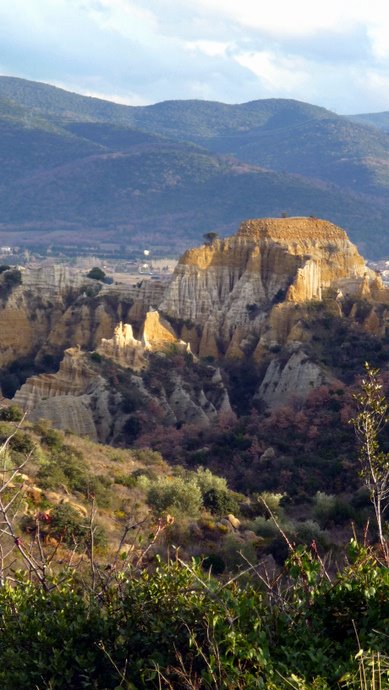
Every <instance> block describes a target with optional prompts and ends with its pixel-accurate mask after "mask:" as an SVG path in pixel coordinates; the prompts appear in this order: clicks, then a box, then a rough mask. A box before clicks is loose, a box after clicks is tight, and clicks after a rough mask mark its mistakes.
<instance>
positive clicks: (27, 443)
mask: <svg viewBox="0 0 389 690" xmlns="http://www.w3.org/2000/svg"><path fill="white" fill-rule="evenodd" d="M9 446H10V448H12V450H14V451H16V452H17V453H21V454H22V455H28V453H31V452H32V451H33V450H34V447H35V445H34V441H33V440H32V438H31V436H30V435H29V434H25V433H24V432H23V431H19V430H18V431H16V432H15V433H14V434H13V436H12V438H11V439H10V442H9Z"/></svg>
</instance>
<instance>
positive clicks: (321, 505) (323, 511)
mask: <svg viewBox="0 0 389 690" xmlns="http://www.w3.org/2000/svg"><path fill="white" fill-rule="evenodd" d="M313 514H314V517H315V518H316V519H317V520H318V522H319V524H320V526H321V527H324V528H325V527H328V526H329V525H330V523H334V524H335V525H342V524H344V523H345V522H348V521H349V520H352V519H354V518H355V510H354V508H353V506H352V505H351V504H350V503H347V502H346V501H344V500H342V499H341V498H338V497H337V496H333V495H331V494H325V493H323V492H322V491H318V492H317V493H316V496H315V503H314V509H313Z"/></svg>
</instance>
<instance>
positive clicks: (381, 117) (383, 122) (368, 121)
mask: <svg viewBox="0 0 389 690" xmlns="http://www.w3.org/2000/svg"><path fill="white" fill-rule="evenodd" d="M348 118H349V120H352V121H354V122H360V123H361V124H362V125H371V126H372V127H376V128H377V129H381V130H383V131H384V132H389V112H388V111H385V112H382V113H364V114H360V115H349V116H348Z"/></svg>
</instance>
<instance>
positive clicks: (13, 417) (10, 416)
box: [0, 405, 23, 422]
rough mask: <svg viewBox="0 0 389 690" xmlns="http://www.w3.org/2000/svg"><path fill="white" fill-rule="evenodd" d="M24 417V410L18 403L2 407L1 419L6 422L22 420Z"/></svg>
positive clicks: (0, 410) (0, 411)
mask: <svg viewBox="0 0 389 690" xmlns="http://www.w3.org/2000/svg"><path fill="white" fill-rule="evenodd" d="M22 419H23V412H22V410H21V409H20V407H18V406H17V405H10V406H9V407H2V408H1V409H0V420H4V421H5V422H20V421H21V420H22Z"/></svg>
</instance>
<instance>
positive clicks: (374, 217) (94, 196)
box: [0, 77, 389, 257]
mask: <svg viewBox="0 0 389 690" xmlns="http://www.w3.org/2000/svg"><path fill="white" fill-rule="evenodd" d="M0 137H1V139H0V141H1V147H0V164H1V165H0V241H1V242H7V243H12V244H18V243H19V244H24V243H27V244H31V245H34V244H47V243H52V242H54V243H55V242H58V243H62V244H74V243H76V244H79V243H87V242H89V243H99V242H100V243H101V242H104V241H109V242H117V243H119V244H120V245H121V246H123V245H125V246H130V247H131V246H132V247H138V246H139V242H140V241H141V243H142V245H143V244H144V241H145V240H146V239H147V240H148V241H149V242H152V243H153V246H154V247H158V248H159V250H160V251H161V252H164V251H169V252H171V253H177V252H180V251H182V249H184V248H185V247H187V246H188V245H189V244H193V242H194V241H198V240H199V239H200V238H201V237H202V234H203V233H204V232H206V231H208V230H215V231H218V232H220V233H221V234H225V233H229V232H232V231H233V230H235V228H236V225H237V223H238V222H240V220H241V219H242V218H245V217H246V218H247V217H259V216H269V215H274V216H277V215H280V214H281V213H283V212H286V213H289V214H290V215H311V214H312V215H316V216H320V217H325V218H328V219H329V220H331V221H333V222H335V223H336V224H339V225H342V226H343V227H345V229H347V231H348V232H349V233H350V236H351V238H352V239H353V240H354V241H356V242H358V244H359V246H360V248H361V249H362V251H363V252H364V253H365V255H368V256H371V257H377V256H383V255H387V254H389V232H388V230H389V163H388V161H389V134H386V133H385V132H381V131H379V130H378V129H377V128H373V127H371V126H364V125H362V124H360V123H359V122H352V121H350V120H349V119H347V118H343V117H339V116H337V115H336V114H335V113H331V112H330V111H328V110H325V109H324V108H318V107H316V106H313V105H309V104H305V103H300V102H298V101H292V100H283V99H268V100H262V101H253V102H250V103H245V104H241V105H226V104H222V103H212V102H207V101H166V102H163V103H158V104H155V105H151V106H142V107H131V106H123V105H118V104H114V103H110V102H107V101H103V100H100V99H96V98H89V97H85V96H80V95H78V94H72V93H68V92H66V91H64V90H62V89H58V88H56V87H53V86H50V85H47V84H40V83H36V82H30V81H26V80H23V79H16V78H12V77H1V78H0ZM80 231H81V232H80ZM140 238H141V239H140Z"/></svg>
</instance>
